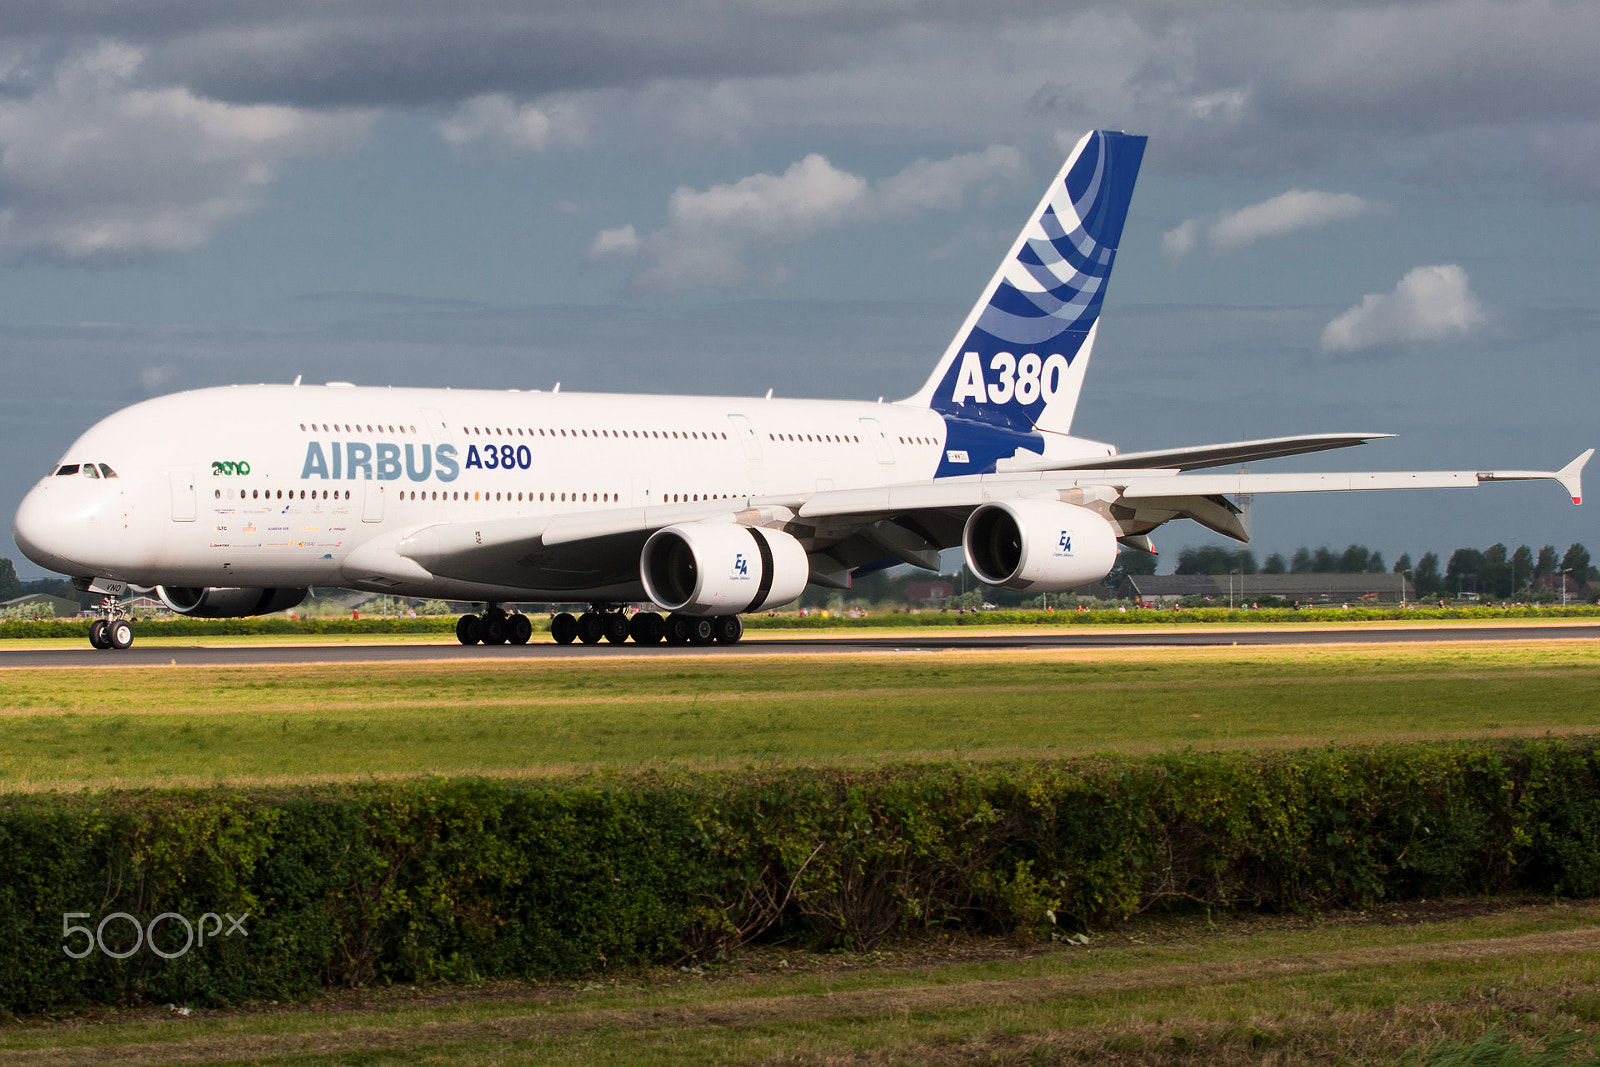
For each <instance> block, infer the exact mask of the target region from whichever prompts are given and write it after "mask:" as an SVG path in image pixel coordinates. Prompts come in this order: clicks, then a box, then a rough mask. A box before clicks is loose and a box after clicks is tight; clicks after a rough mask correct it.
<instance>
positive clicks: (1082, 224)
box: [927, 130, 1145, 476]
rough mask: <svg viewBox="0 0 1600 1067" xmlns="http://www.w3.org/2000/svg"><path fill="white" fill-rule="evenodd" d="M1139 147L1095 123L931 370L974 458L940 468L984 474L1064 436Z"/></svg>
mask: <svg viewBox="0 0 1600 1067" xmlns="http://www.w3.org/2000/svg"><path fill="white" fill-rule="evenodd" d="M1144 145H1145V139H1144V138H1143V137H1134V136H1129V135H1127V134H1123V133H1118V132H1115V131H1109V130H1097V131H1095V132H1093V133H1090V134H1088V135H1086V136H1085V137H1084V138H1083V140H1081V141H1079V142H1078V145H1077V147H1076V148H1075V149H1074V150H1073V153H1072V155H1071V156H1070V157H1069V158H1068V160H1067V162H1066V165H1065V166H1063V167H1062V168H1061V171H1060V173H1059V174H1057V175H1056V177H1055V179H1054V180H1053V181H1052V182H1051V183H1050V188H1049V190H1048V191H1047V192H1046V193H1045V196H1044V198H1043V199H1042V200H1041V201H1040V203H1039V206H1038V207H1037V208H1036V209H1035V210H1034V212H1033V214H1032V216H1031V217H1030V218H1029V219H1028V223H1027V225H1026V226H1025V227H1023V230H1022V233H1021V234H1020V235H1019V236H1018V237H1017V240H1016V243H1015V244H1014V245H1013V246H1012V248H1011V251H1010V253H1009V254H1008V255H1007V256H1006V259H1005V261H1004V262H1003V263H1002V264H1001V265H1000V269H999V270H998V271H997V272H996V273H995V275H994V277H992V278H991V279H990V281H989V285H988V286H987V287H986V288H985V290H984V293H983V296H982V297H981V298H980V299H979V301H978V304H977V306H975V307H974V308H973V309H972V312H971V313H970V314H969V315H968V317H967V322H966V325H965V327H964V328H963V333H962V334H960V335H958V338H957V341H956V342H955V343H954V344H952V345H951V347H950V348H949V349H948V350H946V353H945V358H944V359H943V360H942V361H941V363H940V369H939V370H938V371H936V372H935V374H936V376H937V377H938V384H937V385H936V386H934V387H933V388H932V390H931V391H930V393H929V394H927V395H928V400H927V403H928V404H929V406H931V407H932V408H933V409H934V410H935V411H938V412H939V413H941V414H942V415H944V416H945V422H946V424H947V426H948V427H949V438H948V439H949V442H950V444H951V446H952V447H953V448H954V449H955V450H956V451H958V452H964V453H967V454H969V455H970V457H971V462H970V463H957V462H956V461H954V460H953V459H951V460H947V461H946V462H945V463H942V464H941V465H940V468H939V471H938V474H937V476H945V475H951V474H968V473H982V472H985V471H990V470H993V469H994V464H995V462H996V460H997V459H999V458H1001V457H1004V456H1009V455H1011V454H1013V453H1014V452H1016V451H1018V450H1027V451H1038V450H1040V449H1041V448H1042V447H1043V440H1042V438H1040V437H1039V436H1038V434H1039V431H1040V430H1041V429H1048V430H1053V431H1055V432H1060V433H1065V432H1067V429H1068V427H1069V426H1070V424H1071V421H1072V410H1073V408H1075V407H1076V405H1077V401H1078V393H1079V391H1080V389H1081V387H1082V384H1083V375H1084V371H1085V369H1086V368H1087V366H1088V357H1089V351H1090V349H1091V348H1092V347H1093V345H1094V334H1095V327H1096V323H1097V322H1098V320H1099V317H1100V306H1101V303H1102V302H1103V300H1104V299H1105V291H1106V283H1107V281H1108V280H1109V278H1110V276H1111V267H1112V264H1113V262H1114V261H1115V259H1116V256H1117V246H1118V244H1119V243H1120V242H1121V240H1122V225H1123V222H1124V220H1125V219H1126V218H1127V216H1128V205H1129V203H1130V202H1131V201H1132V199H1133V185H1134V180H1135V179H1136V178H1137V177H1138V174H1139V164H1140V163H1141V162H1142V160H1143V157H1144ZM1051 405H1057V406H1056V407H1055V408H1054V409H1052V408H1051Z"/></svg>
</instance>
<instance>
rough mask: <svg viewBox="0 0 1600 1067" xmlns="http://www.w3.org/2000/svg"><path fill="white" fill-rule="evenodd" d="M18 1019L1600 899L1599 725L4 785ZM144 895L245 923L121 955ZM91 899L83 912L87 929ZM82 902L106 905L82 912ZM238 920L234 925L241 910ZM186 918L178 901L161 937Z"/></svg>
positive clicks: (2, 920) (162, 907) (0, 852)
mask: <svg viewBox="0 0 1600 1067" xmlns="http://www.w3.org/2000/svg"><path fill="white" fill-rule="evenodd" d="M0 857H3V861H0V862H3V863H4V868H3V872H4V873H3V877H0V1006H4V1007H5V1008H8V1009H10V1010H13V1011H34V1010H40V1009H45V1008H50V1007H53V1006H58V1005H64V1004H74V1003H84V1002H117V1001H130V1000H140V999H153V1000H156V1001H175V1002H187V1003H212V1004H219V1003H236V1002H240V1001H244V1000H249V999H260V998H271V999H285V998H295V997H303V996H306V995H308V994H311V993H313V992H315V991H316V990H318V989H321V988H323V987H327V986H350V985H362V984H366V983H373V982H387V981H404V982H414V981H420V980H430V979H446V980H467V979H472V978H477V977H499V976H526V977H551V976H562V975H578V974H583V973H586V972H593V971H596V970H599V969H604V968H606V967H610V966H615V965H626V964H633V963H640V962H646V961H652V960H656V961H659V960H665V961H677V960H682V959H685V958H688V957H693V956H696V955H703V954H711V953H716V952H718V951H721V950H724V949H726V948H727V947H729V946H730V945H733V944H736V943H738V942H741V941H744V940H748V939H752V938H759V937H763V936H773V935H776V934H782V935H783V936H786V937H790V938H794V939H797V940H800V941H804V942H808V943H811V944H814V945H817V946H830V945H853V946H861V947H864V946H870V945H873V944H875V943H877V942H879V941H881V940H882V939H884V938H887V937H893V936H897V935H904V934H908V933H914V932H917V931H923V930H928V929H951V928H963V929H968V930H972V931H980V932H995V933H1005V932H1009V933H1013V934H1019V935H1022V936H1036V935H1040V934H1044V933H1045V932H1046V931H1049V930H1050V929H1052V927H1051V924H1052V923H1054V924H1056V925H1055V927H1054V928H1055V929H1081V928H1084V927H1087V926H1091V925H1096V924H1103V923H1111V922H1115V921H1117V920H1120V919H1123V918H1125V917H1127V916H1129V915H1131V914H1133V913H1135V912H1138V911H1141V910H1143V909H1149V908H1153V907H1170V906H1174V905H1178V906H1188V905H1195V904H1203V905H1205V906H1209V907H1217V908H1240V907H1248V908H1275V909H1281V908H1317V907H1327V906H1338V905H1360V904H1366V903H1370V902H1374V901H1377V900H1382V899H1404V898H1409V897H1417V896H1426V897H1433V896H1444V895H1451V894H1478V893H1499V892H1507V891H1517V892H1539V893H1556V894H1562V895H1567V896H1580V897H1587V896H1596V895H1600V739H1582V740H1568V741H1555V740H1539V741H1524V742H1493V743H1491V742H1478V743H1457V744H1413V745H1403V746H1399V745H1397V746H1381V747H1370V748H1326V749H1319V750H1310V751H1303V752H1294V753H1276V754H1267V755H1253V754H1196V753H1182V754H1168V755H1161V756H1153V757H1141V758H1132V757H1129V758H1121V757H1117V758H1111V757H1107V758H1094V759H1083V760H1073V761H1067V762H1059V763H1003V764H972V765H954V764H939V765H928V766H913V767H896V768H883V769H874V770H867V771H852V770H840V769H832V770H788V771H759V772H758V771H751V772H744V773H730V774H701V775H692V776H657V775H647V776H640V777H632V778H602V779H585V780H572V781H564V782H504V781H494V780H483V779H462V780H448V779H428V780H412V781H405V782H397V783H366V784H362V785H359V786H344V787H332V786H325V787H316V788H305V789H294V790H286V791H277V792H263V793H253V794H243V793H238V792H230V791H220V790H205V791H158V792H122V793H99V794H89V793H84V794H76V795H65V796H63V795H38V796H27V795H12V796H8V797H5V798H3V799H0ZM116 912H125V913H127V914H128V915H130V916H133V917H136V919H137V921H139V922H141V923H145V924H148V923H149V921H150V920H152V919H154V918H155V917H156V916H158V915H160V914H162V913H177V914H178V915H181V916H184V917H186V918H187V919H189V920H191V922H192V921H193V920H196V919H198V918H199V917H200V916H201V915H202V914H204V913H216V914H218V915H223V914H231V915H233V916H235V917H238V916H243V915H245V914H246V913H248V916H249V918H248V919H247V920H245V922H244V926H243V929H244V931H245V933H243V934H236V935H234V936H231V937H224V936H218V935H217V933H216V932H215V931H213V932H212V934H211V939H210V940H208V941H207V942H206V944H205V945H204V947H202V948H193V949H191V950H190V951H188V952H186V953H184V954H183V955H181V956H179V957H178V958H175V959H170V960H168V959H164V958H162V957H161V956H160V955H157V954H155V953H154V952H153V951H151V950H150V947H149V946H148V945H147V946H145V947H144V948H142V949H141V950H140V951H138V952H135V953H133V954H132V955H130V956H128V958H126V959H113V958H111V957H110V956H109V955H107V954H106V953H107V952H121V951H124V950H125V949H126V948H127V947H129V946H130V945H132V944H133V935H132V921H133V920H128V919H121V918H119V919H116V920H114V921H112V922H111V923H110V924H109V925H108V926H107V927H106V928H105V930H104V931H102V934H103V938H104V946H103V948H102V947H94V948H93V950H92V951H90V952H89V953H88V955H87V956H86V957H85V958H83V959H73V958H70V957H69V956H68V954H67V952H66V949H68V948H70V949H73V950H75V951H77V950H81V949H82V948H84V947H85V946H86V945H90V946H92V945H93V944H94V943H93V941H92V940H88V939H89V937H90V935H89V934H87V933H83V932H79V933H76V934H74V935H70V936H68V937H65V938H64V936H63V928H64V926H65V925H81V926H85V927H87V928H88V929H90V930H93V929H96V928H98V926H99V923H100V922H101V921H102V920H103V919H104V918H105V917H106V916H108V915H111V914H112V913H116ZM67 913H80V915H82V917H79V918H74V919H65V920H64V918H63V916H64V915H66V914H67ZM84 913H86V914H84ZM219 925H220V923H219ZM182 934H183V930H182V928H181V924H180V923H178V922H177V921H174V920H171V919H168V920H165V921H164V925H160V926H159V927H158V929H157V933H156V942H157V947H160V948H162V950H163V951H165V952H167V953H169V954H173V953H176V952H177V951H178V949H179V948H180V947H182V944H183V940H184V939H183V937H182Z"/></svg>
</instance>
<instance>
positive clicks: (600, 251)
mask: <svg viewBox="0 0 1600 1067" xmlns="http://www.w3.org/2000/svg"><path fill="white" fill-rule="evenodd" d="M638 253H639V233H638V231H637V230H635V229H634V228H633V223H631V222H630V223H628V224H627V225H626V226H618V227H617V228H616V229H614V230H601V231H600V232H599V233H597V234H595V237H594V241H593V242H591V243H590V245H589V258H590V259H591V260H600V259H626V258H628V257H630V256H635V255H638Z"/></svg>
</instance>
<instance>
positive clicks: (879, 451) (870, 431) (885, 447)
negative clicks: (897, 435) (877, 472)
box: [861, 419, 894, 463]
mask: <svg viewBox="0 0 1600 1067" xmlns="http://www.w3.org/2000/svg"><path fill="white" fill-rule="evenodd" d="M861 433H862V435H863V436H865V437H866V439H867V440H868V441H870V442H872V451H873V452H874V453H875V454H876V455H877V457H878V462H879V463H893V462H894V452H892V451H891V450H890V448H889V435H888V434H886V433H884V432H883V424H882V423H880V422H879V421H878V420H877V419H862V420H861Z"/></svg>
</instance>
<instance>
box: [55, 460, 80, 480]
mask: <svg viewBox="0 0 1600 1067" xmlns="http://www.w3.org/2000/svg"><path fill="white" fill-rule="evenodd" d="M77 473H78V465H77V464H76V463H63V464H62V465H61V469H60V470H58V471H56V477H57V478H60V477H63V476H65V475H68V474H77Z"/></svg>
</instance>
